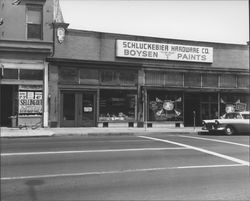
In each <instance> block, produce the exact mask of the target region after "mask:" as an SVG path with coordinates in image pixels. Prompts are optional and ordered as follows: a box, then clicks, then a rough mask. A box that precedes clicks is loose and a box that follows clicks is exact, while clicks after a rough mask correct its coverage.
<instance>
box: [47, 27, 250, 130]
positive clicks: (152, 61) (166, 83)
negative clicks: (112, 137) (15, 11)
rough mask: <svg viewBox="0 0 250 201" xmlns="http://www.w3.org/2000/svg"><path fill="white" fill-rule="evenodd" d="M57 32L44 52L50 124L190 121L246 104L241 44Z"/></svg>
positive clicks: (131, 124)
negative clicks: (58, 38) (50, 50)
mask: <svg viewBox="0 0 250 201" xmlns="http://www.w3.org/2000/svg"><path fill="white" fill-rule="evenodd" d="M65 34H66V35H65V36H64V40H63V41H62V42H60V43H59V42H57V43H56V44H55V55H54V57H53V58H48V59H47V61H48V62H49V123H50V126H51V127H58V126H59V127H64V126H70V127H81V126H86V127H97V126H98V127H142V126H145V125H146V126H148V127H162V126H174V127H179V126H193V125H200V124H201V121H202V119H213V118H218V117H219V116H221V115H223V114H224V113H225V112H226V111H229V110H249V101H250V100H249V69H248V68H249V66H248V57H249V51H248V46H247V45H232V44H220V43H209V42H196V41H182V40H173V39H159V38H151V37H143V36H131V35H121V34H109V33H98V32H90V31H80V30H66V32H65Z"/></svg>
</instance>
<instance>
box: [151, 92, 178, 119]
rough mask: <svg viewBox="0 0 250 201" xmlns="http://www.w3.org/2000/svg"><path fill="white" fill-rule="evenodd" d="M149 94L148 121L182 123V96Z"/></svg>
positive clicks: (161, 93)
mask: <svg viewBox="0 0 250 201" xmlns="http://www.w3.org/2000/svg"><path fill="white" fill-rule="evenodd" d="M148 94H149V110H148V111H149V114H148V117H149V118H148V119H149V121H182V120H183V109H182V108H183V102H182V94H181V93H180V94H179V93H168V92H151V93H148Z"/></svg>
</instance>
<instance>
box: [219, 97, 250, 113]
mask: <svg viewBox="0 0 250 201" xmlns="http://www.w3.org/2000/svg"><path fill="white" fill-rule="evenodd" d="M249 104H250V97H249V95H244V94H236V93H235V94H231V93H230V94H221V98H220V115H221V116H222V115H224V114H225V113H228V112H234V111H248V110H249Z"/></svg>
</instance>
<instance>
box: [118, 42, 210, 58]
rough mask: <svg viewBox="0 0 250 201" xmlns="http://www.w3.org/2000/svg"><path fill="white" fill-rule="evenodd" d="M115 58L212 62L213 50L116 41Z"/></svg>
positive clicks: (199, 47) (200, 47) (178, 45)
mask: <svg viewBox="0 0 250 201" xmlns="http://www.w3.org/2000/svg"><path fill="white" fill-rule="evenodd" d="M116 56H117V57H128V58H141V59H155V60H173V61H188V62H203V63H212V62H213V48H212V47H202V46H189V45H180V44H167V43H152V42H142V41H129V40H117V41H116Z"/></svg>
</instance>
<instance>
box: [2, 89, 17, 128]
mask: <svg viewBox="0 0 250 201" xmlns="http://www.w3.org/2000/svg"><path fill="white" fill-rule="evenodd" d="M16 96H17V85H0V97H1V99H0V111H1V112H0V113H1V116H0V126H3V127H10V126H13V127H15V126H16V125H15V124H16V123H14V122H15V121H14V119H11V118H10V117H11V116H13V115H16V113H17V97H16ZM12 121H13V122H12Z"/></svg>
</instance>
